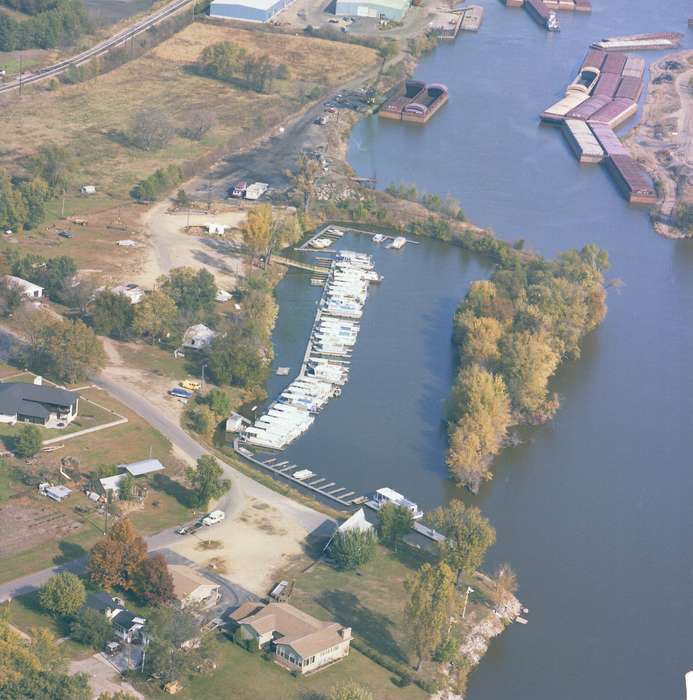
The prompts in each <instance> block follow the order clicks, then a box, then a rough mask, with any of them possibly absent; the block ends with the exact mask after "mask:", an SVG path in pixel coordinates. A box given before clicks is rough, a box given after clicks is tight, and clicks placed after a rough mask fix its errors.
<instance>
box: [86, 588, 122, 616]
mask: <svg viewBox="0 0 693 700" xmlns="http://www.w3.org/2000/svg"><path fill="white" fill-rule="evenodd" d="M82 607H83V608H89V609H90V610H96V612H100V613H103V614H104V615H105V614H107V611H109V610H113V609H115V608H117V607H118V603H117V602H116V600H115V599H113V598H111V596H110V595H108V593H106V591H89V592H88V593H87V599H86V600H85V601H84V605H83V606H82Z"/></svg>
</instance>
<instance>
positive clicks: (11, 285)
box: [0, 279, 24, 317]
mask: <svg viewBox="0 0 693 700" xmlns="http://www.w3.org/2000/svg"><path fill="white" fill-rule="evenodd" d="M23 298H24V295H23V293H22V290H21V288H20V287H19V285H18V284H16V283H15V282H12V281H11V280H8V279H0V314H1V315H2V316H4V317H8V316H11V315H12V314H13V313H14V312H15V311H16V310H17V309H18V308H19V307H20V306H21V305H22V300H23Z"/></svg>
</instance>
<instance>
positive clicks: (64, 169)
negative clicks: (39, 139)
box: [29, 144, 75, 194]
mask: <svg viewBox="0 0 693 700" xmlns="http://www.w3.org/2000/svg"><path fill="white" fill-rule="evenodd" d="M29 169H30V170H31V172H32V173H34V175H36V176H37V177H40V178H41V179H42V180H43V181H44V182H45V183H46V184H47V185H48V187H49V188H50V189H51V191H52V192H53V193H54V194H62V193H63V192H66V191H67V190H68V189H69V187H70V184H71V183H72V177H73V173H74V171H75V163H74V159H73V157H72V156H71V154H70V153H69V152H68V151H67V150H66V149H65V148H63V147H62V146H58V145H56V144H44V145H43V146H40V147H39V149H38V152H37V153H36V155H35V156H34V157H33V158H32V160H31V163H30V164H29Z"/></svg>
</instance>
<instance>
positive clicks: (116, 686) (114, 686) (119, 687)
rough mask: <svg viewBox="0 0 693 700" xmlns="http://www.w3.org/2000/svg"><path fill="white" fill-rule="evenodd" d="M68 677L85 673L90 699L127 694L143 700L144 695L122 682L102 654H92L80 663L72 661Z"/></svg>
mask: <svg viewBox="0 0 693 700" xmlns="http://www.w3.org/2000/svg"><path fill="white" fill-rule="evenodd" d="M68 671H69V673H70V675H74V674H76V673H86V674H87V676H89V685H90V686H91V689H92V697H94V698H96V697H98V696H99V695H101V693H129V694H130V695H132V696H134V697H136V698H140V699H141V700H144V695H142V693H139V692H138V691H136V690H135V689H134V688H133V687H132V686H131V685H130V684H129V683H126V682H125V681H123V680H122V679H121V677H120V674H119V673H118V671H116V669H115V668H113V666H111V664H110V663H108V661H106V659H104V658H103V655H102V654H94V656H90V657H89V658H88V659H83V660H82V661H73V662H72V663H71V664H70V666H69V669H68Z"/></svg>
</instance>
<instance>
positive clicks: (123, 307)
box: [91, 290, 135, 338]
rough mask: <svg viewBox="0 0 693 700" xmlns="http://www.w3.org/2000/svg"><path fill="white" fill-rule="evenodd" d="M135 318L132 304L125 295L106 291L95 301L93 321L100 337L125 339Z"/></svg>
mask: <svg viewBox="0 0 693 700" xmlns="http://www.w3.org/2000/svg"><path fill="white" fill-rule="evenodd" d="M134 318H135V312H134V309H133V305H132V302H131V301H130V300H129V299H128V298H127V297H126V296H125V295H123V294H117V293H116V292H112V291H110V290H104V291H102V292H100V293H99V294H98V295H97V297H96V299H94V307H93V309H92V313H91V320H92V324H93V326H94V330H95V331H96V332H97V333H99V334H100V335H108V336H111V337H112V338H124V337H125V336H126V335H127V334H128V332H129V331H130V329H131V328H132V324H133V320H134Z"/></svg>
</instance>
